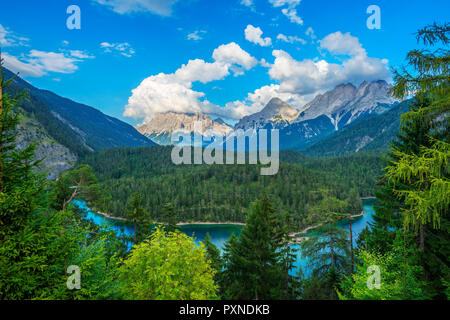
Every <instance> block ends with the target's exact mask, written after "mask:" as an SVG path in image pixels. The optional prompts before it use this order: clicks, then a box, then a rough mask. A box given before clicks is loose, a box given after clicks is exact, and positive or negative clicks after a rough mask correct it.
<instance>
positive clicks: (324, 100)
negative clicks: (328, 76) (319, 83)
mask: <svg viewBox="0 0 450 320" xmlns="http://www.w3.org/2000/svg"><path fill="white" fill-rule="evenodd" d="M391 87H392V86H391V85H390V84H388V83H387V82H386V81H383V80H379V81H373V82H370V83H368V82H366V81H364V82H363V83H361V85H360V86H359V87H358V88H356V87H355V86H354V85H353V84H350V83H348V84H341V85H339V86H337V87H336V88H334V89H333V90H331V91H328V92H325V93H324V94H320V95H318V96H316V97H315V98H314V99H313V100H312V101H311V102H310V103H308V104H307V105H305V107H303V108H302V109H301V110H300V115H299V116H298V118H297V119H296V120H295V122H302V121H305V120H310V119H315V118H317V117H319V116H321V115H325V116H326V117H328V118H329V119H330V121H331V123H332V124H333V126H334V128H335V130H336V131H337V130H339V129H340V128H342V127H344V126H346V125H348V124H350V123H352V122H354V121H355V120H357V119H361V118H362V117H369V116H371V115H372V116H373V115H377V114H381V113H383V112H385V111H387V110H388V108H387V107H386V106H387V105H392V104H393V103H394V102H396V101H397V100H396V99H394V98H393V97H391V96H390V95H389V94H388V91H389V89H390V88H391Z"/></svg>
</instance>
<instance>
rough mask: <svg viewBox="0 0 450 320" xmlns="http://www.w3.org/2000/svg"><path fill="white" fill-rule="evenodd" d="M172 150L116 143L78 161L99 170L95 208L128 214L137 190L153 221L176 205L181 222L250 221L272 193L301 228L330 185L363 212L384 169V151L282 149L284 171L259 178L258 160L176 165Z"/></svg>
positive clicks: (353, 209)
mask: <svg viewBox="0 0 450 320" xmlns="http://www.w3.org/2000/svg"><path fill="white" fill-rule="evenodd" d="M170 152H171V147H159V146H158V147H140V148H118V149H108V150H105V151H101V152H98V153H95V154H90V155H88V156H86V157H84V158H83V159H81V160H80V163H82V164H86V165H89V166H90V167H92V168H93V172H94V174H95V175H96V176H97V177H98V179H99V182H100V187H101V189H102V190H103V191H104V192H105V193H106V194H107V196H106V197H104V198H103V200H100V201H97V202H96V203H91V206H94V207H96V208H98V210H99V211H102V212H110V213H112V214H113V215H114V216H118V217H124V216H125V211H126V206H127V202H128V201H129V199H131V195H132V194H133V193H135V192H137V193H139V194H140V195H141V197H142V206H143V207H144V208H145V209H146V210H147V211H148V212H149V214H150V215H151V217H152V218H153V219H155V220H158V219H160V218H161V216H162V215H163V210H162V209H163V208H164V206H166V205H167V204H171V205H173V206H174V208H175V210H176V211H177V212H178V218H179V219H180V221H183V222H188V221H212V222H224V221H234V222H244V220H245V217H246V216H247V213H248V210H249V208H250V203H251V202H253V201H255V200H257V199H259V198H261V197H262V196H264V195H267V196H268V197H270V198H271V199H272V201H273V202H274V205H276V206H277V208H278V209H279V210H280V211H287V212H290V213H291V214H292V217H293V220H294V223H295V225H296V227H297V228H299V229H302V228H305V227H307V226H308V225H310V224H311V223H315V222H317V221H315V220H314V219H313V221H311V215H309V214H308V212H309V209H310V207H311V206H312V205H314V204H315V202H317V199H316V198H317V196H316V195H315V194H314V193H313V192H311V191H316V190H319V189H330V190H332V191H333V193H334V195H335V196H336V197H337V198H339V199H342V200H348V206H347V207H346V208H345V210H346V211H347V212H351V213H352V214H358V213H360V212H361V210H362V206H361V201H360V200H359V198H360V197H361V196H370V195H373V185H374V183H375V182H376V179H377V175H379V174H381V167H382V161H381V156H380V155H379V154H358V155H357V156H356V155H355V156H348V157H346V158H329V159H325V158H323V159H316V158H309V157H304V156H302V155H301V154H299V153H297V152H295V151H292V152H291V151H286V152H284V151H283V152H281V155H280V158H281V164H280V170H279V172H278V174H277V175H274V176H261V175H260V166H255V165H189V166H186V165H183V166H176V165H174V164H173V163H172V161H171V160H170ZM343 160H344V161H343ZM185 186H190V187H189V188H186V187H185ZM102 201H103V202H102ZM158 221H159V220H158Z"/></svg>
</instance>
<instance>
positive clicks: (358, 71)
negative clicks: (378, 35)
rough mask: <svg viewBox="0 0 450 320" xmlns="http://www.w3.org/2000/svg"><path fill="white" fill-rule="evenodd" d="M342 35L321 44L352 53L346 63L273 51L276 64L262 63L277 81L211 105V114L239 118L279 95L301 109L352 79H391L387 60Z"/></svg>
mask: <svg viewBox="0 0 450 320" xmlns="http://www.w3.org/2000/svg"><path fill="white" fill-rule="evenodd" d="M336 34H338V35H336ZM339 34H341V33H334V34H331V35H329V36H327V37H325V38H324V40H322V41H321V43H323V44H324V47H323V49H325V50H328V51H329V52H330V53H331V54H342V52H346V53H348V52H350V56H349V58H348V59H346V60H344V61H343V62H342V63H339V64H337V63H330V62H327V61H326V60H323V59H322V60H319V59H315V60H311V59H304V60H301V61H297V60H295V59H294V58H292V56H291V55H289V54H288V53H287V52H285V51H283V50H274V51H273V52H272V54H273V56H274V57H275V60H274V62H273V64H269V63H267V62H266V61H265V60H264V59H263V60H261V65H263V66H265V67H267V68H269V75H270V77H271V79H273V80H275V81H277V83H276V84H270V85H266V86H263V87H261V88H259V89H257V90H255V91H254V92H252V93H249V94H248V95H247V97H246V98H245V99H243V100H242V101H239V100H238V101H233V102H230V103H227V104H226V105H225V107H224V108H219V109H218V108H211V110H210V111H211V113H214V114H215V115H218V116H225V117H228V118H233V119H239V118H242V117H243V116H245V115H249V114H252V113H255V112H258V111H260V110H261V109H263V108H264V106H265V105H266V104H267V102H269V100H270V99H271V98H273V97H278V98H280V99H282V100H284V101H286V102H287V103H289V104H290V105H292V106H293V107H295V108H297V109H300V108H301V107H303V106H304V105H305V104H306V103H308V102H309V101H311V100H312V99H313V98H314V97H315V96H316V95H317V94H320V93H323V92H325V91H327V90H330V89H332V88H334V87H335V86H337V85H339V84H341V83H347V82H352V83H353V84H355V85H359V84H360V83H361V82H362V81H364V80H366V81H373V80H380V79H381V80H389V77H390V75H389V70H388V65H387V63H388V61H387V60H386V59H378V58H372V57H368V56H367V53H366V51H365V50H364V49H363V48H362V46H361V45H360V43H359V40H358V39H357V38H355V37H352V36H350V35H349V34H346V35H343V37H341V36H340V35H339ZM325 39H326V40H325ZM337 39H339V40H342V41H343V42H344V43H346V44H347V45H349V46H350V47H349V48H351V49H347V50H344V48H341V47H340V46H338V45H337V44H335V43H334V42H333V41H331V40H337ZM355 39H356V41H355Z"/></svg>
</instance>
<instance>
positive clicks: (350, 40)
mask: <svg viewBox="0 0 450 320" xmlns="http://www.w3.org/2000/svg"><path fill="white" fill-rule="evenodd" d="M319 43H320V48H322V49H326V50H328V51H329V52H331V53H334V54H346V55H364V54H366V50H364V49H363V47H362V45H361V43H360V42H359V39H358V38H357V37H353V36H352V35H351V34H350V32H347V33H345V34H343V33H342V32H340V31H338V32H335V33H331V34H329V35H327V36H326V37H325V38H323V39H322V40H320V41H319Z"/></svg>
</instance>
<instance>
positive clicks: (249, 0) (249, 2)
mask: <svg viewBox="0 0 450 320" xmlns="http://www.w3.org/2000/svg"><path fill="white" fill-rule="evenodd" d="M241 4H242V5H244V6H246V7H251V6H252V5H253V0H241Z"/></svg>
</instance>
